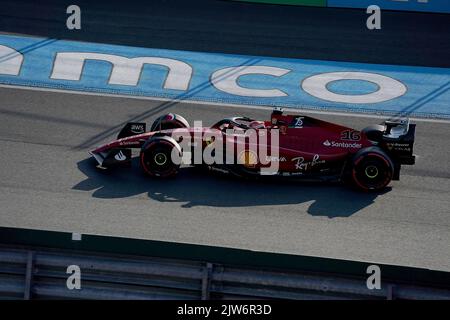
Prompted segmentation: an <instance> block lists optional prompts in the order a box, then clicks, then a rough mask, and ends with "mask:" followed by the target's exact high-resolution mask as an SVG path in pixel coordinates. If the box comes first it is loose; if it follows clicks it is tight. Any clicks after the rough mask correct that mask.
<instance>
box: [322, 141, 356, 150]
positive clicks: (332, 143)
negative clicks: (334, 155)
mask: <svg viewBox="0 0 450 320" xmlns="http://www.w3.org/2000/svg"><path fill="white" fill-rule="evenodd" d="M323 145H324V146H325V147H334V148H351V149H353V148H361V147H362V144H360V143H356V142H342V141H340V142H336V141H328V140H326V141H324V142H323Z"/></svg>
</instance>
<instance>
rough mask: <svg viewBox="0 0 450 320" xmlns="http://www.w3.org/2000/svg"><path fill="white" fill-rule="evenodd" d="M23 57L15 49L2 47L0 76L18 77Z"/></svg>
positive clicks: (0, 50)
mask: <svg viewBox="0 0 450 320" xmlns="http://www.w3.org/2000/svg"><path fill="white" fill-rule="evenodd" d="M22 62H23V55H22V54H21V53H20V52H18V51H16V50H14V49H13V48H10V47H7V46H2V45H0V74H8V75H13V76H17V75H18V74H19V72H20V68H21V67H22Z"/></svg>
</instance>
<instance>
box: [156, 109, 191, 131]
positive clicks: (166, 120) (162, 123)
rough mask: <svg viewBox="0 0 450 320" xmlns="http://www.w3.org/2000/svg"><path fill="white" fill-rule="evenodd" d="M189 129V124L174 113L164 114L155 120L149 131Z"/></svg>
mask: <svg viewBox="0 0 450 320" xmlns="http://www.w3.org/2000/svg"><path fill="white" fill-rule="evenodd" d="M178 128H189V122H187V120H186V119H185V118H183V117H182V116H180V115H179V114H176V113H168V114H165V115H163V116H161V117H159V118H158V119H156V120H155V121H154V122H153V124H152V126H151V128H150V131H160V130H168V129H178Z"/></svg>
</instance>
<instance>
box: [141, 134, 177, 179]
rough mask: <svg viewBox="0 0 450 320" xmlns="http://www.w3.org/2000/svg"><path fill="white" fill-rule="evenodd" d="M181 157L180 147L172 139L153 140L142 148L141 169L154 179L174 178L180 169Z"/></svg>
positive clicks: (160, 138) (157, 138) (158, 138)
mask: <svg viewBox="0 0 450 320" xmlns="http://www.w3.org/2000/svg"><path fill="white" fill-rule="evenodd" d="M181 156H182V152H181V147H180V145H179V144H178V143H177V142H176V141H175V140H174V139H172V138H171V137H155V138H151V139H150V140H149V141H147V142H146V143H145V144H144V146H143V147H142V150H141V155H140V160H141V167H142V169H143V170H144V172H145V173H146V174H147V175H149V176H152V177H161V178H169V177H173V176H175V175H176V174H177V173H178V169H179V168H180V164H181Z"/></svg>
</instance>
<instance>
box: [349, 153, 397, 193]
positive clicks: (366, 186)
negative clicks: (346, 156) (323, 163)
mask: <svg viewBox="0 0 450 320" xmlns="http://www.w3.org/2000/svg"><path fill="white" fill-rule="evenodd" d="M393 175H394V163H393V162H392V160H391V159H390V158H389V156H388V155H387V154H386V153H385V152H384V151H383V150H381V149H380V148H378V147H368V148H364V149H361V150H359V151H358V152H357V153H356V154H355V155H354V157H353V159H352V166H351V173H350V178H351V181H352V183H353V184H354V186H355V187H357V188H358V189H360V190H363V191H367V192H376V191H381V190H383V189H384V188H385V187H386V186H387V185H388V184H389V183H390V182H391V180H392V177H393Z"/></svg>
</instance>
